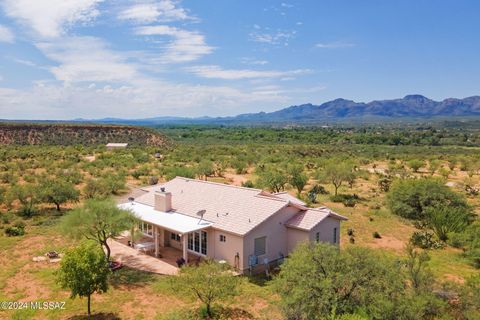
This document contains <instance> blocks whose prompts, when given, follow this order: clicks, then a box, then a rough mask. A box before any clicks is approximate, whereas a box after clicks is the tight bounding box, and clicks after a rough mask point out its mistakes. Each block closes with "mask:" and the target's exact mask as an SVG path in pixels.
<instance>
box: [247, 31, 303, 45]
mask: <svg viewBox="0 0 480 320" xmlns="http://www.w3.org/2000/svg"><path fill="white" fill-rule="evenodd" d="M296 33H297V32H296V31H294V30H293V31H285V30H277V31H275V32H269V31H268V30H266V31H254V32H251V33H250V34H249V38H250V40H251V41H255V42H259V43H265V44H271V45H285V46H288V43H289V42H290V40H291V39H293V38H294V37H295V34H296Z"/></svg>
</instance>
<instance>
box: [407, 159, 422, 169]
mask: <svg viewBox="0 0 480 320" xmlns="http://www.w3.org/2000/svg"><path fill="white" fill-rule="evenodd" d="M407 164H408V166H409V167H410V168H411V169H412V170H413V172H418V170H419V169H420V168H421V167H422V166H423V165H424V162H423V161H421V160H417V159H413V160H410V161H408V163H407Z"/></svg>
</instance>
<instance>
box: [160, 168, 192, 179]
mask: <svg viewBox="0 0 480 320" xmlns="http://www.w3.org/2000/svg"><path fill="white" fill-rule="evenodd" d="M164 172H165V179H167V180H172V179H173V178H175V177H184V178H190V179H193V178H195V170H193V169H192V168H189V167H185V166H181V167H177V166H176V167H167V168H165V169H164Z"/></svg>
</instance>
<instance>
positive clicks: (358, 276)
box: [273, 244, 444, 320]
mask: <svg viewBox="0 0 480 320" xmlns="http://www.w3.org/2000/svg"><path fill="white" fill-rule="evenodd" d="M413 262H414V263H415V266H417V265H418V263H417V261H413ZM410 265H412V263H410ZM417 269H418V268H416V269H415V270H417ZM420 269H421V270H419V271H418V272H416V275H421V277H419V279H424V278H425V277H424V276H423V275H424V274H425V273H426V272H427V271H426V270H425V269H424V265H421V268H420ZM403 271H404V267H403V266H402V264H401V263H398V261H395V260H394V259H391V258H388V257H386V256H384V255H381V254H379V253H378V252H376V251H373V250H371V249H367V248H359V247H353V246H351V247H347V248H345V249H342V250H340V251H339V250H338V248H336V247H334V246H331V245H328V244H302V245H299V246H297V248H296V249H295V250H294V251H293V252H292V254H291V255H290V257H289V259H287V260H286V261H285V263H284V264H282V266H281V271H280V274H279V275H278V276H277V277H276V278H275V279H274V281H273V287H274V288H275V289H276V290H277V292H278V293H279V296H280V306H281V309H282V311H283V312H284V316H285V318H286V319H311V320H321V319H435V318H437V316H439V315H441V314H442V312H443V311H444V310H443V308H442V305H441V301H439V300H438V299H437V298H435V297H434V296H433V295H432V294H431V290H429V289H430V288H429V287H428V288H426V289H425V290H423V287H422V288H418V289H417V288H412V287H407V286H406V285H405V283H407V282H410V283H411V282H413V281H412V279H410V274H407V273H406V272H403ZM425 300H427V301H428V302H427V303H424V301H425ZM355 312H358V313H360V314H363V315H364V317H354V318H350V317H349V316H345V318H341V317H342V316H343V315H351V314H352V313H355Z"/></svg>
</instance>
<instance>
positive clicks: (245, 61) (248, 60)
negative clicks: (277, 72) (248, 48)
mask: <svg viewBox="0 0 480 320" xmlns="http://www.w3.org/2000/svg"><path fill="white" fill-rule="evenodd" d="M240 61H241V62H242V63H243V64H249V65H254V66H255V65H259V66H263V65H266V64H268V61H267V60H259V59H254V58H241V59H240Z"/></svg>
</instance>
